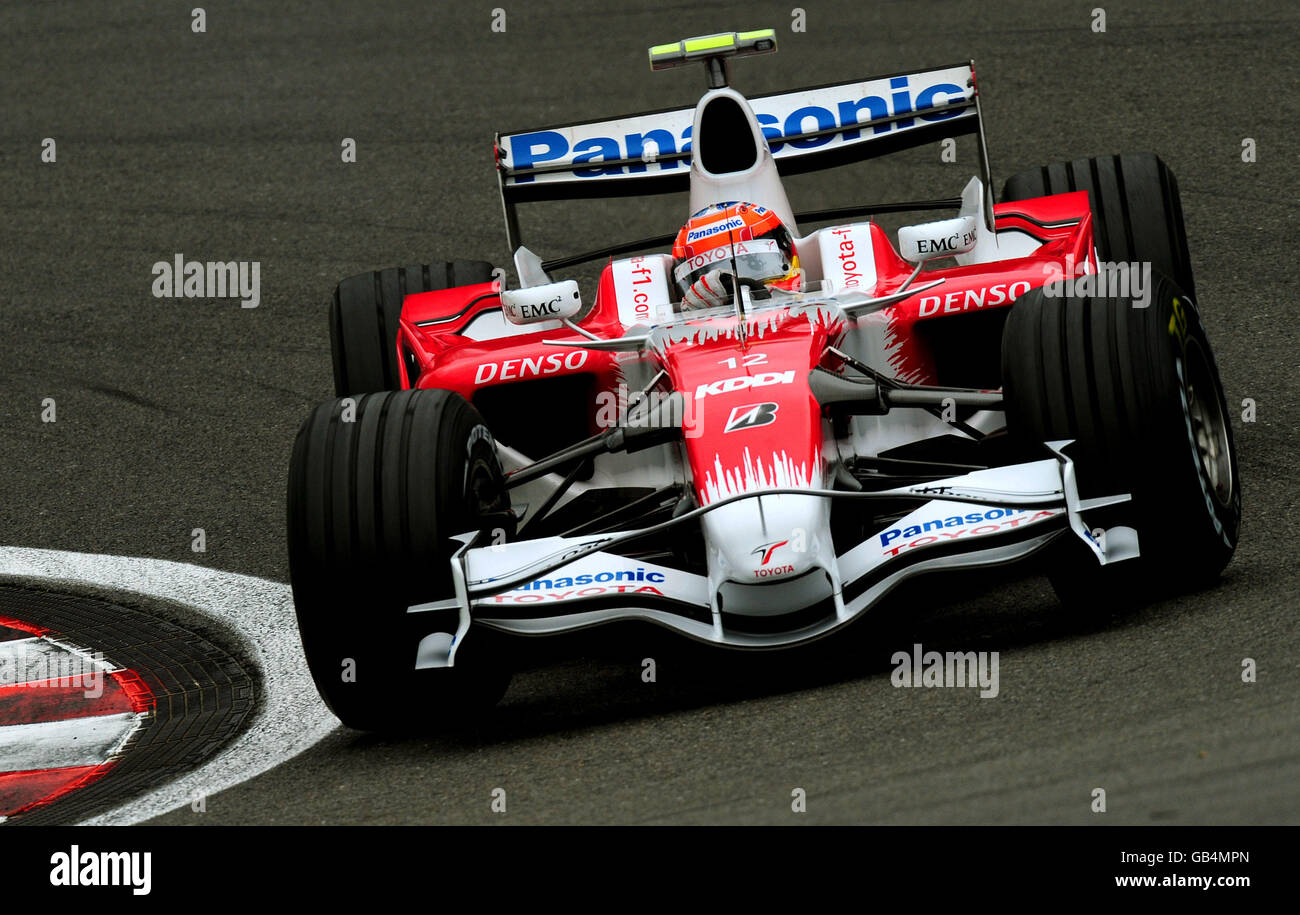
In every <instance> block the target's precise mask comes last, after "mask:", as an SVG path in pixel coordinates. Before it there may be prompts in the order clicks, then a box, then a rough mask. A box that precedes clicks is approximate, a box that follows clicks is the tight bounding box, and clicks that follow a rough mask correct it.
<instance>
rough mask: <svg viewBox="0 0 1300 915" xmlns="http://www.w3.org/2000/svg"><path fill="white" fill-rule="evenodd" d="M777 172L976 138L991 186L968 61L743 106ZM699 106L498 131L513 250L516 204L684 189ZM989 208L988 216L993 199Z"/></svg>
mask: <svg viewBox="0 0 1300 915" xmlns="http://www.w3.org/2000/svg"><path fill="white" fill-rule="evenodd" d="M749 104H750V106H751V107H752V108H753V109H754V114H755V116H756V118H757V120H758V123H759V125H760V127H761V128H762V130H763V134H764V136H765V137H766V138H767V142H768V145H769V147H770V148H771V150H772V157H773V159H774V160H775V161H776V163H777V169H778V171H779V172H780V173H781V174H782V175H787V174H797V173H800V172H807V171H817V170H821V169H826V168H831V167H835V166H838V165H842V164H846V163H848V162H854V161H860V160H862V159H869V158H874V157H877V156H881V155H886V154H888V153H891V152H896V151H898V150H900V149H908V148H912V147H915V146H920V145H924V144H926V143H932V142H935V141H936V140H940V139H944V138H947V137H952V136H959V135H964V134H971V133H975V134H978V136H979V159H980V175H981V179H982V180H983V182H984V186H985V189H986V194H987V193H989V191H988V188H989V187H990V186H991V183H992V182H991V180H990V176H989V168H988V152H987V146H986V143H985V139H984V126H983V119H982V117H981V115H980V107H979V93H978V91H977V87H976V83H975V65H974V62H973V61H966V62H965V63H961V64H954V65H950V66H947V67H939V68H936V69H932V70H924V71H919V72H907V73H893V74H887V75H885V76H875V77H870V78H867V79H863V80H858V81H856V82H849V83H835V84H831V85H826V86H812V87H809V88H805V89H796V90H794V91H791V92H783V93H780V94H777V95H767V96H761V97H758V98H754V99H750V100H749ZM694 117H695V108H694V107H691V108H677V109H665V110H661V111H652V112H646V113H642V114H633V115H627V116H624V117H619V118H614V119H611V120H601V121H586V122H583V123H580V124H573V125H565V126H554V127H543V128H537V129H534V130H524V131H511V132H507V133H501V134H497V137H496V146H495V155H496V165H497V176H498V181H499V184H500V189H501V202H502V207H503V209H504V211H505V218H506V236H507V242H508V244H509V246H510V250H511V251H512V252H513V251H515V250H516V249H517V248H518V247H519V244H520V238H519V223H518V216H517V213H516V209H515V207H516V204H518V203H520V202H525V201H531V200H568V199H581V198H585V197H612V196H628V195H634V196H641V195H650V194H658V193H669V192H672V191H680V190H685V189H686V188H687V187H688V186H689V176H690V160H691V130H692V124H693V121H694ZM986 204H987V205H986V207H985V211H986V213H989V214H991V213H992V211H993V207H992V201H986Z"/></svg>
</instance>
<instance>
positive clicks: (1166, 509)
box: [1002, 273, 1241, 606]
mask: <svg viewBox="0 0 1300 915" xmlns="http://www.w3.org/2000/svg"><path fill="white" fill-rule="evenodd" d="M1152 278H1153V283H1152V286H1153V288H1152V289H1151V290H1150V294H1151V300H1150V303H1149V304H1148V305H1147V306H1146V307H1140V305H1139V303H1137V302H1134V301H1133V300H1131V299H1127V298H1116V297H1101V296H1086V295H1084V296H1069V295H1058V296H1052V295H1049V290H1047V289H1044V288H1039V289H1034V290H1031V291H1030V292H1029V293H1027V294H1025V295H1024V296H1022V297H1020V298H1019V299H1017V300H1016V302H1015V304H1014V305H1013V306H1012V308H1011V313H1010V315H1009V316H1008V318H1007V323H1006V327H1005V329H1004V334H1003V352H1002V360H1003V362H1002V372H1003V392H1004V395H1005V404H1006V407H1005V408H1006V414H1007V429H1008V432H1009V433H1010V434H1011V436H1012V437H1013V438H1014V439H1015V440H1017V441H1018V442H1019V445H1020V448H1021V449H1022V453H1023V454H1024V455H1025V456H1026V457H1030V456H1031V455H1033V456H1037V457H1040V458H1042V457H1047V456H1048V452H1047V451H1046V449H1045V448H1043V446H1042V443H1043V442H1045V441H1053V440H1060V439H1073V440H1074V444H1073V445H1071V446H1070V447H1069V448H1068V449H1067V451H1066V453H1067V454H1068V455H1070V456H1071V457H1072V459H1073V460H1074V461H1075V464H1076V469H1077V480H1078V485H1079V493H1080V496H1081V497H1082V498H1085V499H1086V498H1089V497H1092V496H1104V495H1115V494H1119V493H1131V494H1132V501H1131V502H1129V503H1122V504H1119V505H1115V506H1111V507H1108V508H1104V509H1098V510H1094V511H1091V512H1089V513H1088V514H1087V515H1085V518H1084V520H1085V521H1086V522H1087V523H1088V525H1089V527H1090V528H1092V529H1094V530H1096V529H1097V528H1099V527H1109V526H1111V525H1115V524H1123V525H1128V526H1131V527H1134V528H1136V529H1137V531H1138V536H1139V540H1140V550H1141V556H1140V557H1139V558H1136V559H1130V560H1125V561H1122V562H1117V563H1114V564H1107V565H1105V566H1100V565H1099V564H1098V563H1097V560H1096V558H1095V557H1094V556H1093V554H1092V553H1091V551H1089V550H1088V549H1087V548H1086V546H1085V545H1084V544H1082V543H1080V542H1077V538H1075V537H1074V536H1073V535H1067V536H1068V537H1069V539H1068V540H1067V541H1065V543H1063V545H1062V546H1063V548H1062V549H1061V550H1059V551H1058V552H1057V554H1056V557H1055V559H1054V560H1053V565H1054V567H1053V568H1052V570H1051V572H1050V577H1051V578H1052V582H1053V584H1054V585H1055V587H1056V591H1057V593H1058V594H1059V595H1060V597H1061V598H1062V600H1063V601H1065V602H1066V603H1067V604H1079V603H1084V604H1090V605H1092V606H1096V605H1098V604H1107V603H1109V604H1112V605H1129V604H1133V603H1135V602H1143V601H1145V600H1150V599H1155V598H1159V597H1163V596H1167V595H1169V594H1172V593H1176V592H1179V591H1182V590H1186V589H1189V588H1192V587H1199V586H1203V585H1206V584H1209V583H1211V582H1213V581H1214V579H1215V578H1217V577H1218V575H1219V573H1220V572H1221V571H1222V570H1223V568H1224V566H1225V565H1226V564H1227V563H1228V560H1229V559H1230V558H1231V557H1232V554H1233V551H1234V549H1235V548H1236V545H1237V537H1238V531H1239V529H1240V525H1241V483H1240V479H1239V476H1238V468H1237V459H1236V453H1235V447H1234V444H1233V437H1232V426H1231V423H1230V422H1229V421H1228V417H1229V415H1230V414H1229V413H1228V408H1227V401H1226V398H1225V397H1224V393H1223V385H1222V383H1221V382H1220V380H1219V373H1218V368H1217V366H1216V365H1215V361H1214V355H1213V353H1212V351H1211V349H1210V343H1209V340H1208V339H1207V338H1206V335H1205V330H1204V328H1203V327H1202V326H1201V322H1200V317H1199V315H1198V314H1197V311H1196V307H1195V305H1194V304H1193V303H1192V301H1191V299H1190V298H1188V297H1187V296H1186V295H1184V294H1183V293H1182V292H1181V291H1180V290H1179V289H1178V288H1177V287H1176V286H1175V285H1174V284H1173V283H1172V282H1171V281H1170V280H1169V279H1168V278H1166V277H1163V276H1159V275H1158V274H1154V273H1153V274H1152Z"/></svg>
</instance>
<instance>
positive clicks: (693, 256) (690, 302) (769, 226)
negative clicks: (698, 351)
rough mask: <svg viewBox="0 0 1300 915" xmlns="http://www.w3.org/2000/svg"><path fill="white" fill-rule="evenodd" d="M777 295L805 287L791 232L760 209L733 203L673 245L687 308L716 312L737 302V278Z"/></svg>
mask: <svg viewBox="0 0 1300 915" xmlns="http://www.w3.org/2000/svg"><path fill="white" fill-rule="evenodd" d="M733 272H734V273H735V275H736V276H737V277H739V278H740V279H741V280H750V281H753V282H754V283H757V284H762V285H764V286H767V287H770V288H776V289H786V290H791V291H797V290H799V289H800V288H801V286H802V283H803V271H802V270H801V269H800V267H799V255H798V254H797V253H796V252H795V249H794V238H793V236H791V234H790V230H789V229H787V228H786V227H785V226H784V225H782V223H781V220H780V219H778V218H777V216H776V214H775V213H773V212H772V211H771V210H769V209H768V208H767V207H762V206H759V205H758V204H756V203H743V202H737V201H734V200H733V201H730V202H728V203H715V204H713V205H712V206H707V207H705V208H704V209H702V210H700V211H699V212H698V213H696V214H695V215H693V216H692V217H691V218H690V219H689V220H688V221H687V223H686V225H684V226H682V230H681V231H680V232H678V233H677V240H676V241H675V242H673V280H674V281H676V283H677V288H678V290H679V291H680V292H681V293H682V308H683V309H696V308H713V307H715V306H719V305H727V304H729V303H730V302H731V301H732V295H733V292H734V290H732V289H731V285H732V282H731V275H732V273H733Z"/></svg>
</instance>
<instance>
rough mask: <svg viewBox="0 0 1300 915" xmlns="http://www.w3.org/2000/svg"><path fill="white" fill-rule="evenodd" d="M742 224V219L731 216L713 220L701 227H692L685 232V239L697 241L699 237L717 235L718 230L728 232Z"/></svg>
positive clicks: (740, 226)
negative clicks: (722, 219)
mask: <svg viewBox="0 0 1300 915" xmlns="http://www.w3.org/2000/svg"><path fill="white" fill-rule="evenodd" d="M744 226H745V221H744V220H743V219H739V218H735V217H733V218H731V219H728V220H727V221H726V222H715V223H714V224H713V225H711V226H705V227H704V228H703V229H692V230H691V231H690V232H687V233H686V239H687V241H699V240H700V239H701V238H708V237H709V236H711V235H717V234H718V233H719V232H730V231H731V230H732V229H741V228H744Z"/></svg>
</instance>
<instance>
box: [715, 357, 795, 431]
mask: <svg viewBox="0 0 1300 915" xmlns="http://www.w3.org/2000/svg"><path fill="white" fill-rule="evenodd" d="M793 381H794V370H793V369H791V370H790V371H788V372H761V373H759V374H757V375H741V376H740V377H739V378H724V379H723V380H722V381H714V382H712V383H710V384H702V385H700V386H699V387H698V388H696V389H695V399H696V400H699V399H700V398H701V397H708V396H709V395H710V394H732V393H734V392H736V391H744V390H747V389H749V388H765V387H767V386H768V385H771V384H790V383H792V382H793ZM769 422H770V420H769Z"/></svg>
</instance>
